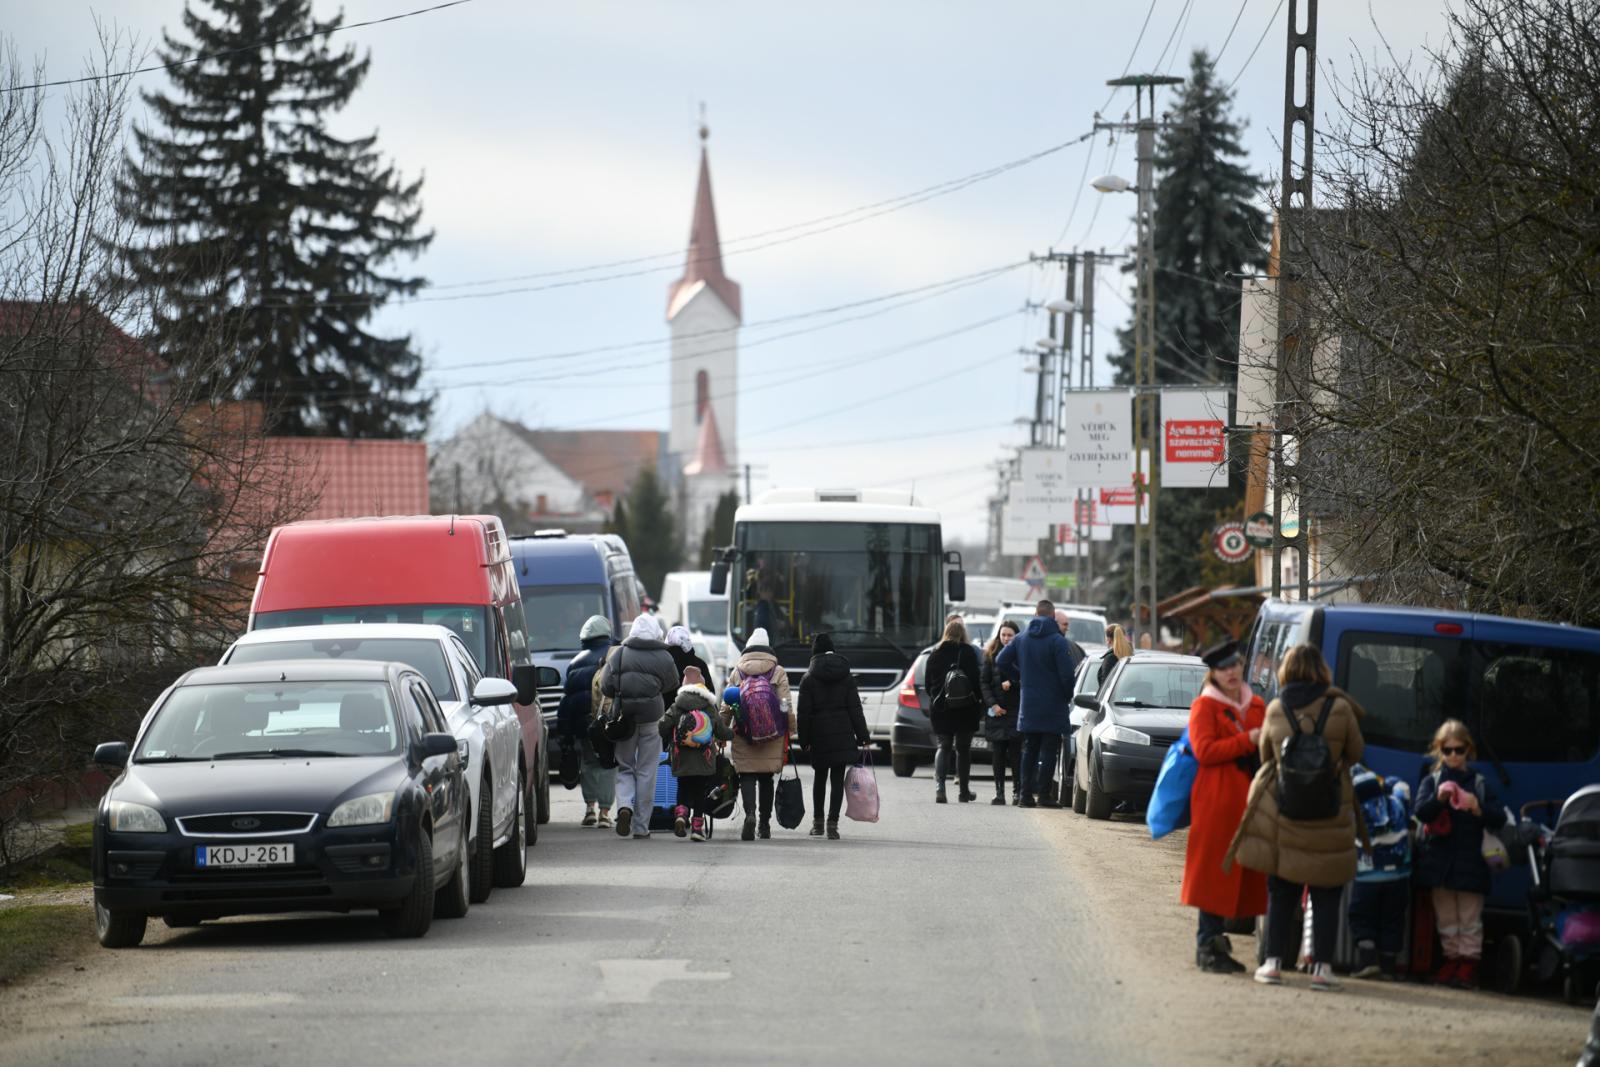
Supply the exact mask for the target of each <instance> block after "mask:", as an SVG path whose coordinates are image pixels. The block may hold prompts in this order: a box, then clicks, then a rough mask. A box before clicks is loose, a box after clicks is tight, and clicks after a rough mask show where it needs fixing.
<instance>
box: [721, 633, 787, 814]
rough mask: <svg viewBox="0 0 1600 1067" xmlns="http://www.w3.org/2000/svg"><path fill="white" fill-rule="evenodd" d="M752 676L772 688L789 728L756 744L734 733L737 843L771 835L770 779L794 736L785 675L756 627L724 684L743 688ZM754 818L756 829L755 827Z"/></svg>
mask: <svg viewBox="0 0 1600 1067" xmlns="http://www.w3.org/2000/svg"><path fill="white" fill-rule="evenodd" d="M755 677H762V678H765V679H766V680H767V682H768V683H769V684H770V685H771V686H772V690H773V692H774V693H775V694H777V697H778V703H779V704H781V705H782V706H783V712H784V715H785V716H786V718H787V720H788V726H789V729H788V732H787V733H786V734H785V735H784V736H782V737H774V738H771V739H769V740H766V741H759V742H757V741H751V740H750V739H748V738H746V737H745V736H744V735H743V734H741V733H740V732H739V731H737V730H735V731H734V734H733V766H734V769H735V770H737V771H738V772H739V796H740V799H741V801H742V802H743V805H744V829H743V830H742V831H741V832H740V834H739V839H740V840H741V841H753V840H755V839H756V837H757V836H758V834H759V836H760V837H761V838H762V840H766V839H767V838H770V837H771V836H772V794H773V776H774V775H776V774H777V773H778V772H779V771H781V770H783V761H784V757H785V756H787V755H788V752H789V738H790V737H791V736H793V735H794V733H795V713H794V702H793V700H792V699H791V698H790V695H789V672H788V671H785V670H784V669H783V668H782V667H780V666H779V665H778V657H777V656H776V655H774V654H773V651H772V646H771V645H770V644H769V643H768V640H767V631H766V630H765V629H764V628H762V627H759V626H758V627H756V628H755V629H754V630H751V631H750V637H749V640H747V641H746V642H745V646H744V652H743V653H741V654H740V656H739V661H738V662H737V663H736V664H734V667H733V670H731V671H729V672H728V684H729V685H732V686H738V687H739V688H741V689H743V688H744V684H745V682H746V681H747V680H748V679H750V678H755ZM758 794H759V797H760V802H759V805H758V803H757V796H758ZM758 816H759V818H760V826H759V829H758V827H757V824H756V820H757V817H758Z"/></svg>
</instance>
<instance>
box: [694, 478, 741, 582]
mask: <svg viewBox="0 0 1600 1067" xmlns="http://www.w3.org/2000/svg"><path fill="white" fill-rule="evenodd" d="M738 510H739V494H738V493H736V492H734V491H733V490H731V489H730V490H728V491H727V492H726V493H723V494H722V495H721V496H719V497H717V506H716V509H715V510H714V511H712V513H711V525H710V526H707V527H706V532H705V534H704V535H703V536H702V537H701V538H700V560H699V562H700V569H701V570H709V569H710V567H711V562H712V558H713V557H714V556H715V555H716V551H717V549H718V548H721V547H722V546H724V545H731V544H733V515H734V512H736V511H738Z"/></svg>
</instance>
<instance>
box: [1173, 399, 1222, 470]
mask: <svg viewBox="0 0 1600 1067" xmlns="http://www.w3.org/2000/svg"><path fill="white" fill-rule="evenodd" d="M1227 419H1228V391H1227V390H1226V389H1163V390H1162V391H1161V486H1162V488H1164V489H1210V488H1214V487H1222V486H1226V485H1227V484H1228V435H1227V433H1226V432H1225V431H1224V429H1223V427H1224V426H1226V425H1227Z"/></svg>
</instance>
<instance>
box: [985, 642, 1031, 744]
mask: <svg viewBox="0 0 1600 1067" xmlns="http://www.w3.org/2000/svg"><path fill="white" fill-rule="evenodd" d="M1012 640H1015V638H1013V639H1012ZM980 678H981V680H982V682H983V736H984V737H987V738H988V739H989V740H991V741H1012V740H1015V739H1016V738H1017V737H1019V736H1020V735H1019V734H1018V732H1017V708H1018V707H1020V706H1021V704H1022V686H1021V684H1020V683H1017V682H1012V683H1011V688H1010V689H1002V688H1001V686H1000V683H1001V682H1004V681H1007V680H1008V679H1007V678H1006V677H1005V675H1003V674H1001V673H1000V668H999V667H996V666H995V663H994V660H992V659H990V658H989V657H988V656H987V655H985V656H984V657H983V670H982V672H981V674H980ZM996 704H998V705H1000V706H1001V707H1002V708H1005V709H1006V713H1005V714H1004V715H990V714H989V709H990V708H993V707H994V706H995V705H996Z"/></svg>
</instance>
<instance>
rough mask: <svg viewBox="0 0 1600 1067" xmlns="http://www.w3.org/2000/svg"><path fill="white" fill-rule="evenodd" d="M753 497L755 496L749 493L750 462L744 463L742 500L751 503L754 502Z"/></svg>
mask: <svg viewBox="0 0 1600 1067" xmlns="http://www.w3.org/2000/svg"><path fill="white" fill-rule="evenodd" d="M755 499H756V498H755V497H754V496H752V495H751V493H750V464H748V463H746V464H745V465H744V502H745V503H746V504H753V503H755Z"/></svg>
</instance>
